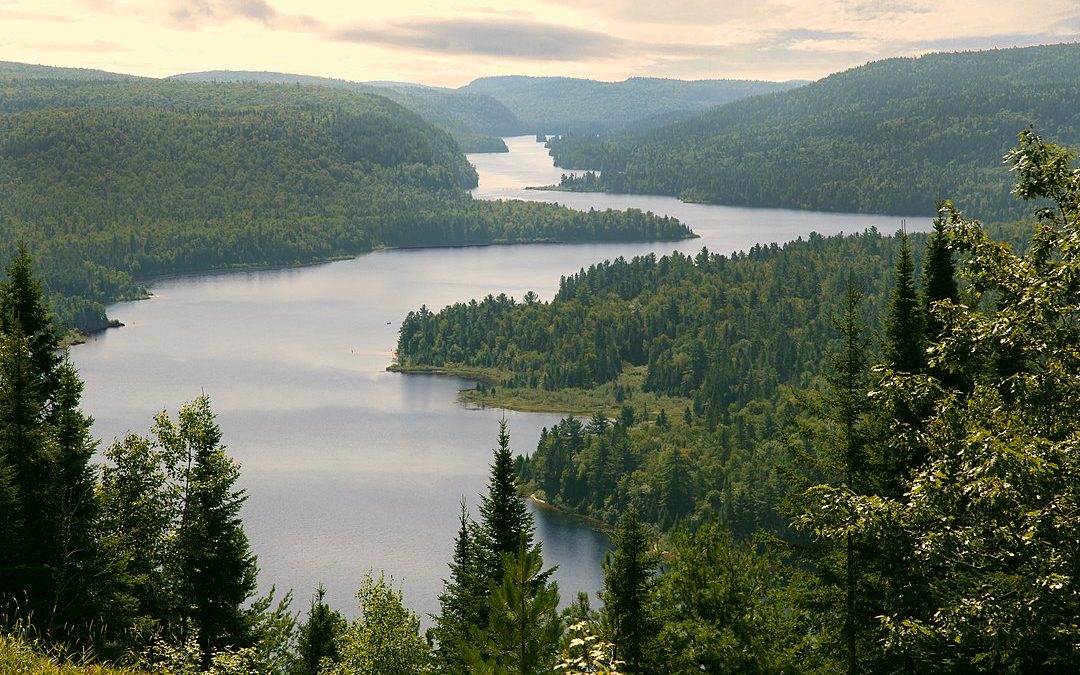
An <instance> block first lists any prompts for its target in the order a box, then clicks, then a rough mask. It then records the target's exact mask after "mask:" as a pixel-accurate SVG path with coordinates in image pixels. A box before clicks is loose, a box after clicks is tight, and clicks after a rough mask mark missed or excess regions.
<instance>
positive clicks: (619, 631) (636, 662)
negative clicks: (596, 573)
mask: <svg viewBox="0 0 1080 675" xmlns="http://www.w3.org/2000/svg"><path fill="white" fill-rule="evenodd" d="M612 543H613V544H614V550H613V551H612V552H609V553H608V555H607V558H606V559H605V560H604V590H603V591H602V592H601V594H600V597H601V599H602V600H603V601H604V609H603V611H602V616H603V623H604V625H605V628H606V630H605V632H606V635H607V638H608V639H609V640H610V641H611V642H612V644H614V645H615V655H614V656H615V658H616V659H618V660H620V661H622V662H624V663H625V664H626V668H625V671H626V672H627V673H641V672H645V669H644V664H645V663H646V659H645V655H646V654H647V652H648V650H649V645H650V644H651V642H652V640H653V639H654V638H655V636H656V630H657V624H656V621H655V620H654V618H653V616H652V608H651V607H650V606H649V594H650V592H651V589H652V587H653V586H654V582H655V577H654V575H655V574H656V572H657V566H658V565H659V559H658V557H657V556H656V554H655V553H654V552H653V551H652V544H653V542H652V537H651V536H649V532H648V530H647V529H646V528H645V525H644V524H642V522H641V520H640V519H639V517H638V512H637V508H636V507H630V508H629V509H628V510H627V511H626V513H625V514H623V517H622V519H621V520H620V521H619V528H618V530H617V531H616V532H615V537H614V539H613V542H612Z"/></svg>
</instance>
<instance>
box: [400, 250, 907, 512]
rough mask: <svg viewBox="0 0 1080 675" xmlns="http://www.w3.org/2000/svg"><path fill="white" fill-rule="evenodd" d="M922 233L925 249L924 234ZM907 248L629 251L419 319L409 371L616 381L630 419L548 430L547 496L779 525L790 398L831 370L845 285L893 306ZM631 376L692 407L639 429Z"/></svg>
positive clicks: (403, 353) (869, 300)
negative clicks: (896, 270) (545, 283)
mask: <svg viewBox="0 0 1080 675" xmlns="http://www.w3.org/2000/svg"><path fill="white" fill-rule="evenodd" d="M913 240H914V243H915V246H916V248H917V249H920V250H921V248H922V246H923V243H924V240H925V238H924V237H923V236H922V235H918V236H916V237H914V238H913ZM897 250H898V240H897V239H896V238H895V237H890V236H884V235H882V234H881V233H879V232H876V231H867V232H864V233H862V234H858V235H847V236H843V235H838V236H834V237H821V236H818V235H811V236H810V237H809V239H806V240H802V239H800V240H798V241H794V242H790V243H787V244H784V245H783V246H777V245H772V246H767V247H766V246H757V247H754V248H753V249H751V250H750V251H748V252H745V253H739V254H736V255H734V256H730V257H729V256H725V255H719V254H712V253H709V252H708V251H705V250H702V252H701V253H699V254H698V255H697V256H696V257H693V258H691V257H686V256H683V255H680V254H678V253H675V254H672V255H670V256H664V257H662V258H659V259H658V258H656V257H655V256H652V255H650V256H645V257H641V258H635V259H633V260H630V261H627V260H623V259H621V258H620V259H617V260H614V261H608V262H605V263H601V264H597V265H594V266H592V267H590V268H589V269H588V270H582V271H581V272H580V273H579V274H576V275H574V276H572V277H569V278H564V279H563V280H562V282H561V283H560V287H559V292H558V294H557V295H556V296H555V298H554V299H553V300H552V301H551V302H528V301H524V302H516V301H514V300H513V299H511V298H506V297H504V296H500V297H497V298H495V297H488V298H485V299H483V300H481V301H479V302H472V303H467V304H466V303H462V304H457V305H454V306H451V307H447V308H445V309H443V310H442V311H439V312H437V313H433V312H430V311H428V310H427V309H426V308H421V309H420V310H419V311H417V312H411V313H409V315H408V316H407V317H406V318H405V320H404V322H403V323H402V326H401V330H400V336H399V340H398V364H399V365H400V366H402V367H404V368H406V369H408V368H413V367H423V366H436V367H442V368H446V367H453V368H455V370H457V369H460V367H462V366H464V367H465V369H466V372H468V370H467V369H468V368H475V369H476V372H478V373H479V374H481V375H483V376H485V377H487V378H489V379H491V380H494V384H495V385H496V386H498V387H502V388H504V392H503V393H504V395H505V394H509V393H510V389H507V388H532V387H540V388H546V389H551V390H554V389H564V388H583V389H589V388H594V387H597V386H600V385H604V384H606V383H614V384H615V387H616V388H615V390H614V391H615V392H616V395H617V396H618V397H619V398H620V399H623V402H624V403H625V404H627V405H630V406H631V408H630V419H631V424H629V425H623V426H622V427H621V428H619V427H618V425H616V426H611V425H605V424H603V418H600V421H597V420H594V421H593V422H592V423H591V424H590V425H584V424H583V423H584V422H587V420H582V421H575V420H567V421H566V422H564V423H563V424H561V425H560V426H559V427H557V428H555V429H551V430H550V432H551V433H550V434H548V435H545V436H544V438H543V439H542V440H541V443H540V448H538V450H537V453H536V455H535V460H534V461H532V462H530V463H528V464H526V469H525V474H524V475H525V479H526V480H527V481H528V482H530V484H533V485H534V486H535V487H537V488H538V489H540V490H541V494H542V495H543V496H545V498H546V499H548V500H550V501H552V502H554V503H556V504H558V505H561V506H564V507H567V508H570V509H573V510H575V511H578V512H581V513H587V514H591V515H601V516H606V517H608V518H609V519H611V520H612V522H613V521H614V519H615V518H617V517H618V515H619V514H620V513H622V512H623V511H624V510H625V507H626V506H627V505H628V504H629V503H630V501H631V495H638V496H639V497H642V498H641V499H638V500H637V504H638V506H639V508H640V509H641V512H642V517H643V518H645V519H646V520H648V521H650V522H655V523H666V524H667V525H671V524H673V523H674V522H675V521H676V520H678V519H681V518H686V517H688V516H690V515H691V514H692V513H693V512H694V510H695V508H698V509H700V510H702V512H701V513H699V514H698V516H699V517H702V518H705V517H707V515H708V514H709V513H712V514H714V515H718V516H720V517H723V518H724V519H725V520H728V521H730V522H732V524H733V525H734V527H735V529H736V531H737V532H740V533H747V532H750V531H753V530H754V529H756V528H757V527H758V526H761V525H765V524H767V523H768V524H771V525H772V526H774V527H775V526H776V525H777V523H778V522H779V521H778V520H777V516H776V499H777V497H778V495H779V490H778V479H777V477H776V470H775V469H776V464H777V463H778V462H779V460H780V456H781V455H782V454H783V450H782V449H781V448H780V447H779V446H778V445H776V443H775V441H776V435H777V433H778V431H779V429H780V425H781V424H782V420H783V418H784V417H785V416H786V415H788V416H789V415H790V414H791V408H790V403H789V402H787V401H786V398H787V396H788V394H789V393H790V391H792V389H793V388H805V387H808V386H810V385H811V384H812V383H813V381H814V378H815V377H816V376H817V375H819V374H820V373H821V372H822V371H823V368H824V367H825V365H826V362H827V359H826V357H825V355H826V354H827V353H828V351H829V350H830V349H832V348H834V347H835V346H836V339H837V338H836V336H835V330H834V329H833V325H832V322H831V317H832V315H833V314H835V312H836V309H837V307H838V306H839V302H840V299H841V298H842V297H843V294H844V289H845V288H846V287H847V285H848V284H849V283H852V284H855V285H857V286H858V287H859V288H862V289H865V301H864V302H865V307H866V311H867V315H868V316H879V315H881V313H882V311H883V309H884V306H885V303H886V302H887V300H888V297H889V291H890V288H891V283H892V280H891V275H890V270H891V269H892V267H893V265H894V262H895V257H896V254H897ZM631 372H636V373H638V375H639V380H640V384H639V385H638V386H640V389H641V390H644V391H646V392H652V393H655V394H659V395H663V396H665V397H668V398H669V399H670V400H671V402H672V403H673V404H679V405H680V407H678V408H669V409H667V410H665V417H666V418H667V420H668V422H667V424H662V425H660V426H665V427H666V429H663V430H661V429H659V428H657V425H655V424H647V425H644V426H641V427H637V426H635V425H634V424H633V420H637V421H640V422H652V421H654V419H655V415H656V414H657V413H659V410H657V409H655V408H654V409H652V410H643V409H642V407H641V404H638V403H636V400H637V398H636V397H635V390H634V386H633V385H626V384H621V383H623V382H626V381H628V380H627V378H625V377H620V375H625V374H629V373H631ZM615 405H616V406H618V405H621V404H619V403H616V404H615ZM684 417H685V418H684ZM628 432H629V433H628ZM613 434H614V435H613ZM676 449H678V450H677V451H676ZM690 458H692V459H690ZM669 462H683V463H684V466H681V467H670V466H666V464H665V463H669ZM668 471H678V472H681V473H680V474H679V478H678V479H677V480H676V482H674V483H672V482H671V481H670V480H665V479H662V476H663V475H664V473H665V472H668ZM667 490H675V491H680V490H681V491H682V493H683V494H684V497H682V498H681V501H680V499H677V498H674V497H671V496H670V495H667V496H665V495H666V491H667ZM675 502H679V503H678V505H676V504H675Z"/></svg>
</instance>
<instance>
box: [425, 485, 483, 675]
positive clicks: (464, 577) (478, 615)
mask: <svg viewBox="0 0 1080 675" xmlns="http://www.w3.org/2000/svg"><path fill="white" fill-rule="evenodd" d="M460 523H461V527H460V528H459V529H458V535H457V539H456V540H455V541H454V557H453V559H452V560H451V561H450V579H448V580H446V579H444V580H443V592H442V593H441V594H440V595H439V606H440V612H439V615H438V616H436V617H433V618H434V619H435V625H434V626H432V628H431V629H430V630H429V631H428V638H429V640H430V641H433V642H434V643H435V644H436V647H435V657H436V659H437V661H438V663H439V669H440V671H441V672H445V673H461V674H462V675H467V673H468V669H467V668H466V666H465V662H464V660H463V656H462V648H463V647H464V646H465V645H466V644H468V641H469V639H470V637H471V635H472V629H473V627H474V626H483V625H484V622H486V621H487V590H488V589H487V581H488V580H487V576H486V574H485V569H484V567H483V565H482V560H481V551H480V550H479V549H478V548H477V535H476V523H474V522H473V521H472V520H471V519H470V518H469V515H468V511H467V510H466V505H465V499H464V498H463V499H462V500H461V516H460Z"/></svg>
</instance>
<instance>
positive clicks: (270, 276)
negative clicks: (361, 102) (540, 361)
mask: <svg viewBox="0 0 1080 675" xmlns="http://www.w3.org/2000/svg"><path fill="white" fill-rule="evenodd" d="M507 144H508V146H509V147H510V150H511V152H510V153H508V154H499V155H472V156H470V161H472V162H473V163H474V164H475V165H476V167H477V170H478V172H479V174H480V185H479V187H478V188H477V189H476V190H475V191H474V195H475V197H476V198H480V199H500V198H522V199H533V200H541V201H555V202H560V203H564V204H567V205H568V206H571V207H574V208H582V209H588V208H597V209H603V208H627V207H634V208H640V209H643V210H651V211H654V212H657V213H666V214H670V215H673V216H676V217H678V218H679V219H681V220H683V221H684V222H686V223H687V224H689V225H690V226H691V227H692V228H693V229H694V230H695V231H696V232H697V233H698V234H700V235H701V238H700V239H695V240H690V241H685V242H679V243H677V244H674V243H651V244H588V245H555V244H545V245H522V246H491V247H474V248H445V249H417V250H397V251H379V252H375V253H371V254H368V255H363V256H360V257H358V258H354V259H351V260H346V261H340V262H334V263H328V264H324V265H317V266H312V267H303V268H295V269H283V270H267V271H251V272H232V273H226V274H209V275H200V276H192V277H183V278H177V279H170V280H163V281H159V282H157V283H155V284H153V286H152V288H151V290H152V292H153V293H154V297H153V298H151V299H149V300H144V301H140V302H129V303H119V304H116V305H113V306H111V307H109V310H108V311H109V315H110V316H111V317H114V318H117V319H119V320H121V321H123V322H124V323H125V324H126V326H125V327H124V328H121V329H119V330H110V331H107V332H105V333H101V334H99V335H96V336H93V337H92V338H91V339H90V340H88V342H87V343H86V344H84V345H80V346H78V347H76V348H74V349H73V350H72V351H71V358H72V360H73V361H74V363H75V365H76V366H77V367H78V369H79V371H80V372H81V374H82V377H83V378H84V380H85V382H86V389H85V393H84V396H83V409H84V410H85V411H86V412H87V413H88V414H90V415H92V416H93V417H94V420H95V421H94V433H95V435H96V436H97V437H99V438H102V439H103V443H106V444H107V443H111V442H112V439H114V438H116V437H118V436H123V435H124V434H125V433H127V432H128V431H132V432H134V433H138V434H146V433H147V432H148V430H149V428H150V426H151V423H152V419H153V417H154V415H155V414H157V413H158V412H160V411H161V410H166V409H167V410H169V411H170V412H175V411H176V410H177V409H178V408H179V406H180V405H181V404H182V403H184V402H185V401H188V400H191V399H193V398H195V397H196V396H198V395H200V394H201V393H206V394H208V395H209V396H210V399H211V405H212V408H213V410H214V411H215V412H216V414H217V417H218V422H219V424H220V426H221V428H222V432H223V435H224V443H225V444H226V445H227V446H228V449H229V452H230V454H231V455H232V456H233V457H234V458H236V459H237V460H238V461H239V462H240V463H241V465H242V474H241V479H240V485H241V486H242V487H243V488H245V489H246V490H247V493H248V500H247V502H246V504H245V505H244V509H243V517H244V525H245V529H246V531H247V533H248V536H249V538H250V540H251V544H252V546H253V548H254V551H255V553H256V554H257V555H258V557H259V567H260V574H259V582H260V591H261V592H265V591H266V590H268V589H269V588H270V586H271V585H274V586H276V587H277V588H278V589H279V591H281V590H287V589H290V588H291V589H294V590H295V592H296V601H295V603H294V609H297V610H304V609H306V607H307V605H308V599H309V597H310V595H311V593H312V592H313V590H314V588H315V587H316V586H317V585H318V584H319V583H322V584H324V585H325V586H326V588H327V598H328V601H329V602H330V603H331V604H332V605H333V606H335V607H338V608H340V609H342V610H343V611H345V612H346V613H347V614H349V615H353V614H355V601H354V598H353V596H354V593H355V591H356V589H357V587H358V586H359V583H360V579H361V578H362V576H363V575H364V573H366V572H368V571H369V570H371V571H374V573H375V574H378V572H379V571H380V570H385V572H386V574H387V575H392V576H393V577H394V578H395V580H397V581H398V582H399V583H400V584H401V586H402V591H403V594H404V598H405V602H406V604H407V605H408V606H409V607H411V608H412V609H414V610H415V611H417V612H418V613H420V614H421V616H422V617H424V618H425V623H427V621H426V615H427V614H430V613H434V612H437V611H438V594H439V592H440V591H441V590H442V579H443V578H444V577H445V576H447V562H448V561H449V559H450V556H451V553H452V550H453V539H454V536H455V534H456V532H457V529H458V503H459V500H460V498H461V497H462V496H464V497H466V498H467V500H468V502H469V505H470V507H471V508H472V509H473V511H474V513H475V507H476V505H477V503H478V501H479V497H478V495H479V494H480V493H481V492H483V491H484V490H485V488H486V484H487V471H488V464H489V462H490V460H491V449H492V448H493V447H494V446H495V436H496V433H497V431H498V422H499V420H500V418H502V417H504V416H505V418H506V419H507V421H508V423H509V430H510V434H511V444H512V446H513V448H514V450H515V451H516V452H518V453H527V452H531V451H532V450H533V449H534V448H535V447H536V443H537V439H538V438H539V435H540V430H541V428H543V427H545V426H551V425H553V424H555V423H556V422H557V421H558V420H559V416H557V415H549V414H532V413H517V412H511V411H501V410H477V409H471V408H468V407H465V406H464V405H462V404H461V403H460V402H459V400H458V395H457V392H458V390H460V389H462V388H466V387H469V386H471V385H470V383H469V382H467V381H465V380H461V379H457V378H449V377H435V376H417V375H411V376H405V375H399V374H393V373H387V372H386V371H385V368H386V366H387V365H388V364H389V363H390V362H391V350H392V349H393V348H394V346H395V342H396V338H397V330H398V326H399V325H400V321H401V319H402V318H403V317H404V315H405V314H406V313H407V312H408V311H409V310H412V309H416V308H418V307H420V305H422V304H426V305H427V306H428V307H429V308H432V309H438V308H441V307H443V306H444V305H447V304H450V303H453V302H457V301H464V300H468V299H471V298H481V297H483V296H485V295H487V294H489V293H492V294H498V293H506V294H508V295H512V296H515V297H517V298H520V297H521V296H522V295H524V293H525V292H526V291H529V290H532V291H535V292H536V293H537V294H538V295H539V296H540V297H541V298H543V299H550V298H551V297H552V296H553V295H554V293H555V291H556V289H557V287H558V282H559V277H560V275H564V274H566V275H568V274H572V273H574V272H576V271H577V270H578V269H580V268H582V267H587V266H588V265H590V264H592V263H594V262H598V261H601V260H604V259H606V258H613V257H616V256H620V255H621V256H628V257H629V256H633V255H638V254H643V253H648V252H656V253H657V254H665V253H669V252H671V251H672V250H673V249H678V250H680V251H683V252H686V253H696V252H697V251H698V250H700V249H701V247H702V246H707V247H708V248H709V249H710V250H713V251H717V252H731V251H734V250H740V249H746V248H749V247H750V246H752V245H753V244H755V243H757V242H763V243H768V242H774V241H776V242H783V241H787V240H790V239H794V238H796V237H798V236H804V237H805V236H806V235H807V234H809V233H810V232H811V231H816V232H819V233H821V234H823V235H828V234H833V233H836V232H841V231H843V232H853V231H861V230H862V229H864V228H866V227H870V226H876V227H877V228H878V229H879V230H882V231H884V232H892V231H894V230H896V229H897V228H899V227H900V224H901V220H900V219H899V218H894V217H881V216H865V215H850V214H826V213H812V212H798V211H783V210H768V209H745V208H728V207H721V206H707V205H700V204H683V203H681V202H679V201H677V200H675V199H671V198H666V197H643V196H634V195H608V194H585V193H565V192H542V191H535V190H525V189H524V188H525V187H526V186H529V185H545V184H551V183H554V182H557V181H558V178H559V175H560V174H561V173H562V172H561V171H560V170H558V169H555V168H554V167H553V166H552V165H551V160H550V158H549V157H548V156H547V152H546V150H545V149H544V148H543V146H541V145H539V144H537V143H535V141H534V139H533V137H531V136H529V137H521V138H511V139H507ZM907 225H908V228H909V229H913V230H915V229H918V230H924V229H928V228H929V225H930V223H929V220H927V219H910V218H909V219H907ZM533 512H534V514H535V516H536V531H537V535H538V537H539V538H540V539H541V540H542V541H543V542H544V544H543V546H544V549H543V550H544V556H545V560H546V562H547V563H548V564H549V565H558V566H559V570H558V572H557V573H556V575H555V578H556V579H557V581H558V582H559V587H560V593H561V596H562V598H563V603H564V605H565V604H566V603H568V602H569V601H571V600H573V599H574V597H575V596H576V595H577V592H578V591H587V592H589V593H595V591H596V590H597V589H599V588H600V586H601V585H602V579H603V576H602V572H601V570H600V561H601V560H602V558H603V556H604V554H605V552H606V551H607V549H608V547H609V545H610V544H609V541H608V538H607V536H606V535H605V534H603V533H601V532H598V531H596V530H594V529H592V528H591V527H588V526H587V525H585V524H583V523H581V522H580V521H578V520H575V519H570V518H566V517H559V516H558V514H551V513H547V512H544V511H539V510H535V509H534V510H533Z"/></svg>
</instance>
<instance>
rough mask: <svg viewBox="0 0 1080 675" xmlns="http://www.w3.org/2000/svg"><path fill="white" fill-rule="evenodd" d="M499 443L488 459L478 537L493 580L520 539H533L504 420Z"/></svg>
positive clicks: (497, 576) (500, 423)
mask: <svg viewBox="0 0 1080 675" xmlns="http://www.w3.org/2000/svg"><path fill="white" fill-rule="evenodd" d="M498 443H499V447H497V448H496V449H495V451H494V453H495V454H494V458H493V459H492V461H491V474H490V478H489V479H488V493H487V494H486V495H484V496H483V497H482V498H481V501H480V531H479V534H480V537H479V540H478V544H479V547H480V549H481V551H482V556H483V560H484V565H485V568H486V575H487V578H488V579H490V580H492V581H494V582H496V583H498V582H499V581H501V579H502V563H503V557H504V556H505V555H506V554H507V553H514V552H516V551H517V550H518V546H519V544H520V543H521V542H522V541H524V542H525V543H526V546H530V547H531V545H532V539H533V518H532V514H530V513H529V510H528V509H527V508H526V507H525V500H524V499H523V498H522V496H521V494H520V492H519V491H518V485H517V470H516V468H515V466H514V457H513V454H512V452H511V450H510V433H509V432H508V431H507V428H506V420H500V421H499V436H498Z"/></svg>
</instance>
